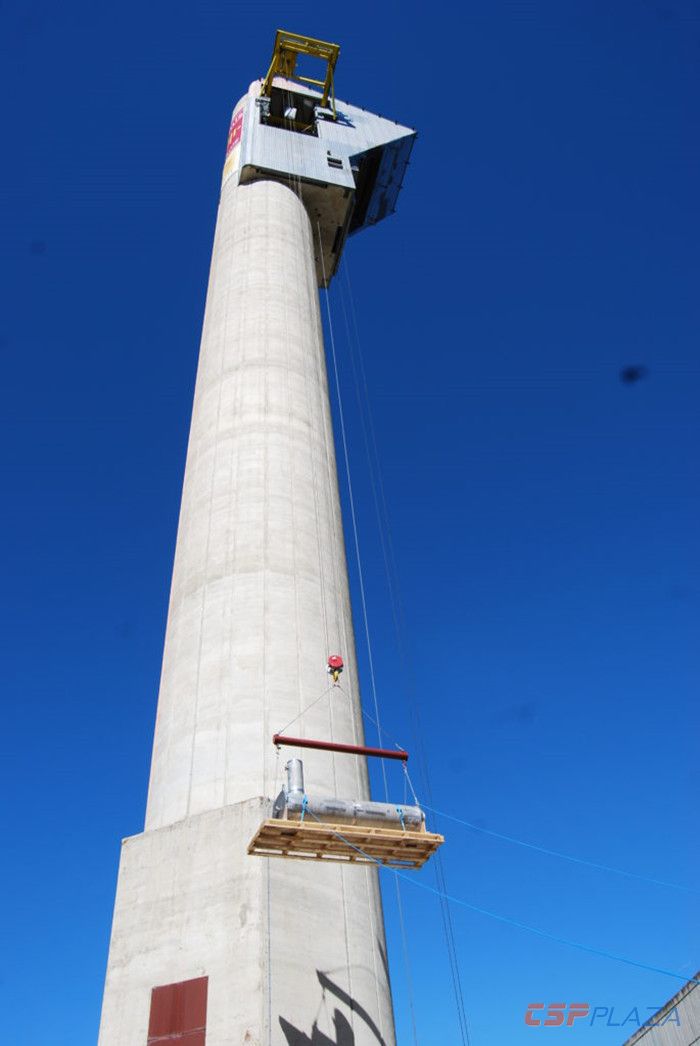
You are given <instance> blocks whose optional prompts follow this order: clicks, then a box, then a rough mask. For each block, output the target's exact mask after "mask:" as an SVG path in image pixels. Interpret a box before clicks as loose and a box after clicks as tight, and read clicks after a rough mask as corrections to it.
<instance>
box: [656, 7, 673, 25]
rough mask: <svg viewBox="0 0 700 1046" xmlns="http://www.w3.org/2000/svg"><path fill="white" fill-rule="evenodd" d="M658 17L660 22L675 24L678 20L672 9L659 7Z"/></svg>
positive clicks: (657, 9) (657, 10)
mask: <svg viewBox="0 0 700 1046" xmlns="http://www.w3.org/2000/svg"><path fill="white" fill-rule="evenodd" d="M656 17H657V18H658V19H659V21H660V22H673V21H674V20H675V18H676V12H675V11H674V10H673V8H672V7H657V8H656Z"/></svg>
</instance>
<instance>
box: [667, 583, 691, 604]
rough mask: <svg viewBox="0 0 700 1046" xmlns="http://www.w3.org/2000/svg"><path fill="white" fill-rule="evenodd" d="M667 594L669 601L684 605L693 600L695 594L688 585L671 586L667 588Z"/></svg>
mask: <svg viewBox="0 0 700 1046" xmlns="http://www.w3.org/2000/svg"><path fill="white" fill-rule="evenodd" d="M668 594H669V596H670V598H671V599H674V600H677V601H678V602H679V603H686V602H688V600H690V599H692V598H693V596H694V594H695V593H694V592H693V589H692V588H691V587H690V586H689V585H673V586H672V587H671V588H669V590H668Z"/></svg>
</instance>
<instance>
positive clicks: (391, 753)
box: [272, 734, 408, 763]
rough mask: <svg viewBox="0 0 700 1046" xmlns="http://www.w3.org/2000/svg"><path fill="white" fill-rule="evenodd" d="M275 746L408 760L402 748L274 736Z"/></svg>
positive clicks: (403, 761)
mask: <svg viewBox="0 0 700 1046" xmlns="http://www.w3.org/2000/svg"><path fill="white" fill-rule="evenodd" d="M272 743H273V744H275V745H290V746H291V747H292V748H320V749H321V750H322V751H324V752H347V753H348V754H349V755H372V756H377V757H378V758H379V759H400V760H401V762H402V763H405V762H406V761H407V760H408V752H404V750H403V748H366V747H365V746H364V745H341V744H336V743H335V742H334V741H311V740H309V738H307V737H284V736H283V735H282V734H275V735H274V736H273V738H272Z"/></svg>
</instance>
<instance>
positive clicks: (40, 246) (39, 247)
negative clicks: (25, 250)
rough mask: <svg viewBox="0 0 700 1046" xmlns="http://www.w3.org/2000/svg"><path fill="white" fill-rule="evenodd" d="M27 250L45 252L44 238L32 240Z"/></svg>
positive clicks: (38, 252)
mask: <svg viewBox="0 0 700 1046" xmlns="http://www.w3.org/2000/svg"><path fill="white" fill-rule="evenodd" d="M29 250H30V251H31V253H32V254H46V240H32V242H31V243H30V244H29Z"/></svg>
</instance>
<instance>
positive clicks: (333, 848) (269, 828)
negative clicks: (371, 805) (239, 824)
mask: <svg viewBox="0 0 700 1046" xmlns="http://www.w3.org/2000/svg"><path fill="white" fill-rule="evenodd" d="M341 836H342V838H341ZM443 842H444V838H443V836H441V835H437V834H435V833H432V832H427V831H426V830H425V828H423V829H422V830H421V831H418V832H412V831H406V832H404V831H401V830H395V829H389V828H375V827H369V826H362V825H354V824H349V825H348V824H321V823H318V822H315V823H314V822H308V821H289V820H284V819H280V820H268V821H263V823H262V824H261V825H260V828H259V829H258V831H257V833H256V834H255V836H254V837H253V839H251V841H250V844H249V846H248V853H249V854H251V855H257V856H262V857H285V858H288V859H292V860H307V861H311V860H315V861H344V862H345V863H346V864H374V863H378V864H383V865H387V866H396V867H401V868H420V867H421V866H422V865H423V864H425V862H426V861H427V860H428V858H429V857H430V856H432V854H434V853H435V851H436V850H437V848H438V847H439V846H441V845H442V843H443ZM359 851H362V852H359Z"/></svg>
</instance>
